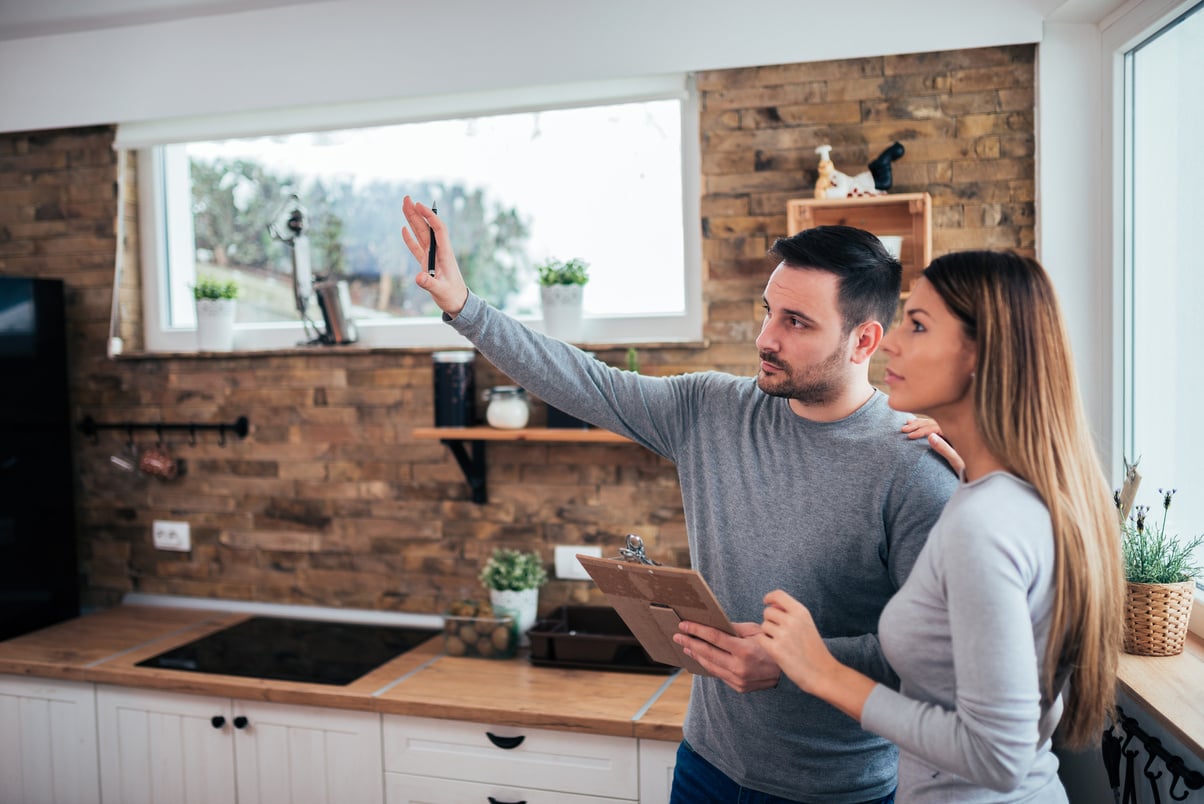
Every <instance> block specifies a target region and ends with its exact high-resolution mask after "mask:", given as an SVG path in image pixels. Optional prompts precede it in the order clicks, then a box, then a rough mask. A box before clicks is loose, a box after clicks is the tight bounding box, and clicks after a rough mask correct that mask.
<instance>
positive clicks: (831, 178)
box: [815, 142, 904, 198]
mask: <svg viewBox="0 0 1204 804" xmlns="http://www.w3.org/2000/svg"><path fill="white" fill-rule="evenodd" d="M815 152H816V153H817V154H819V179H818V180H817V181H816V182H815V197H816V198H858V197H862V196H871V195H885V194H886V191H887V190H889V189H890V187H891V184H892V183H893V179H892V177H891V169H890V165H891V162H894V161H895V160H896V159H899V158H900V157H902V156H903V153H904V151H903V144H902V143H899V142H896V143H893V144H892V145H891V146H890V147H889V148H887V149H886V150H885V151H883V152H882V153H880V154H878V158H877V159H875V160H874V161H873V162H870V163H869V165H868V168H869V169H868V170H863V171H862V172H860V173H858V174H857V175H856V176H850V175H848V174H847V173H841V172H840V171H839V170H837V169H836V166H835V165H833V164H832V146H831V145H821V146H819V147H818V148H816V149H815Z"/></svg>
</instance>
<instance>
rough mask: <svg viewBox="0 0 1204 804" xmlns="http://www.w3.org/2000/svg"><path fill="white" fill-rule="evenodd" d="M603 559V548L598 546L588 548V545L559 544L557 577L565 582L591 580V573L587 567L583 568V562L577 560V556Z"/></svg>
mask: <svg viewBox="0 0 1204 804" xmlns="http://www.w3.org/2000/svg"><path fill="white" fill-rule="evenodd" d="M578 553H581V554H582V555H587V556H595V557H596V558H601V557H602V548H601V547H598V546H592V547H587V546H586V545H572V544H558V545H556V577H557V578H563V579H565V580H570V579H571V580H583V581H588V580H589V573H588V572H586V571H585V567H583V566H581V562H580V561H578V560H577V554H578Z"/></svg>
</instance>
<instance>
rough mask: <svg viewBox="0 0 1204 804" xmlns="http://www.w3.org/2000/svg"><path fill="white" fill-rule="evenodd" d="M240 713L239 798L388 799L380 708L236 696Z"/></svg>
mask: <svg viewBox="0 0 1204 804" xmlns="http://www.w3.org/2000/svg"><path fill="white" fill-rule="evenodd" d="M234 718H235V719H234V724H235V726H236V728H235V740H234V742H235V752H234V753H235V763H236V767H237V771H238V803H239V804H336V803H338V802H356V804H381V802H382V801H383V800H384V770H383V768H382V765H381V736H380V715H378V714H376V713H373V712H351V711H346V710H339V709H324V708H318V707H309V706H285V705H282V704H269V703H260V702H257V701H234ZM241 718H246V720H245V721H243V720H241Z"/></svg>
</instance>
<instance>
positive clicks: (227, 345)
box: [192, 276, 238, 352]
mask: <svg viewBox="0 0 1204 804" xmlns="http://www.w3.org/2000/svg"><path fill="white" fill-rule="evenodd" d="M192 297H193V299H195V300H196V342H197V348H198V349H199V350H201V351H202V352H229V351H230V350H231V349H233V348H234V313H235V311H236V309H237V303H238V283H237V282H234V281H233V280H221V279H215V278H213V277H209V276H202V277H200V278H199V279H197V283H196V284H195V285H193V286H192Z"/></svg>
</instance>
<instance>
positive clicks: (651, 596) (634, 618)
mask: <svg viewBox="0 0 1204 804" xmlns="http://www.w3.org/2000/svg"><path fill="white" fill-rule="evenodd" d="M577 560H578V561H579V562H581V566H582V567H584V568H585V571H586V572H588V573H589V576H590V577H591V578H593V579H594V582H595V583H596V584H598V588H599V589H601V590H602V591H603V592H604V593H605V594H606V599H607V601H608V602H609V603H610V605H612V606H614V609H615V611H617V612H618V613H619V616H620V617H622V618H623V622H625V623H626V624H627V627H628V628H630V629H631V632H632V633H633V634H634V635H635V638H636V639H638V640H639V642H640V645H641V646H643V648H644V650H645V651H647V652H648V655H649V657H651V658H652V659H653V660H654V661H658V662H661V663H662V664H669V665H673V666H674V667H681V668H683V669H685V670H688V671H689V672H691V673H694V674H695V675H699V676H709V675H711V674H710V673H708V672H707V671H706V670H704V669H703V667H702V665H700V664H699V663H698V662H696V661H694V660H693V659H691V658H690V657H689V656H687V655H686V654H685V652H684V651H682V649H681V646H680V645H678V644H677V643H676V642H674V641H673V635H674V634H677V633H680V632H679V631H678V628H677V624H678V623H679V622H681V621H682V620H691V621H693V622H696V623H702V624H703V625H709V626H710V627H712V628H718V629H719V630H720V631H723V632H724V633H727V634H731V635H732V636H736V629H735V627H734V626H733V625H732V624H731V621H730V620H728V618H727V614H725V613H724V611H723V607H722V606H720V605H719V601H718V600H716V599H715V593H714V592H712V591H711V587H709V586H707V582H706V580H705V579H704V578H703V577H702V576H701V575H699V574H698V572H697V570H692V569H681V568H680V567H665V566H661V565H659V564H657V565H650V564H642V563H636V562H632V561H627V560H624V559H621V558H619V559H615V558H598V557H596V556H587V555H581V554H578V555H577Z"/></svg>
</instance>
